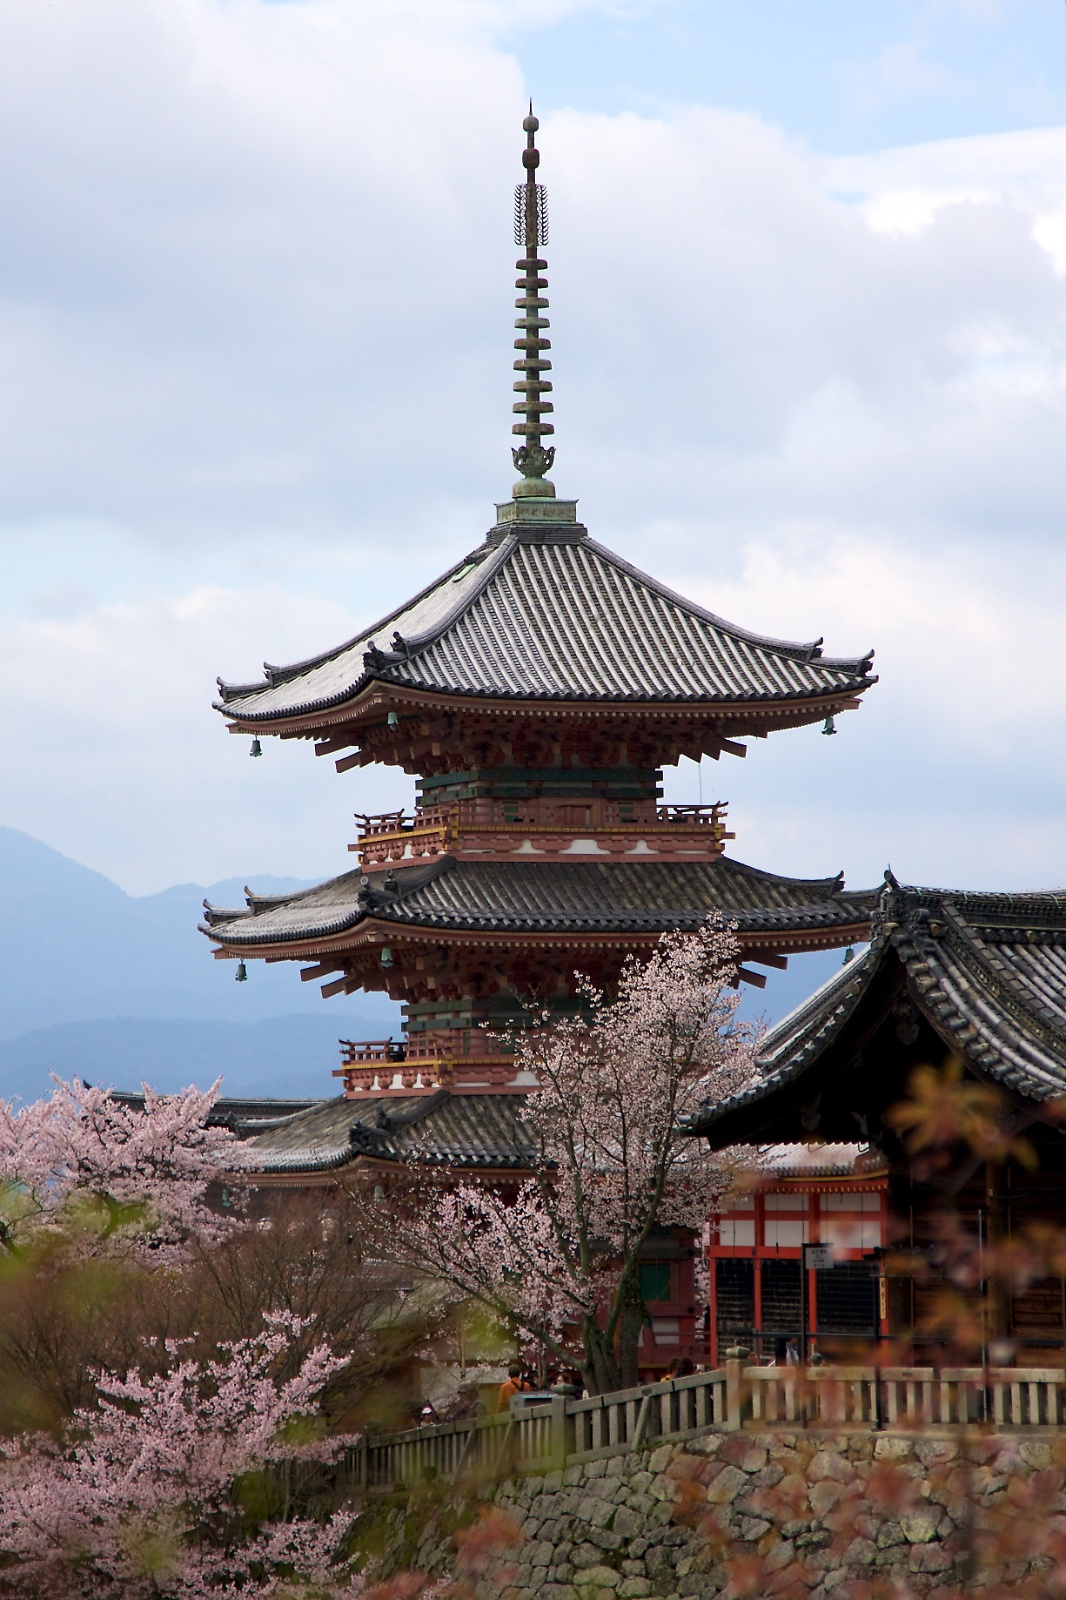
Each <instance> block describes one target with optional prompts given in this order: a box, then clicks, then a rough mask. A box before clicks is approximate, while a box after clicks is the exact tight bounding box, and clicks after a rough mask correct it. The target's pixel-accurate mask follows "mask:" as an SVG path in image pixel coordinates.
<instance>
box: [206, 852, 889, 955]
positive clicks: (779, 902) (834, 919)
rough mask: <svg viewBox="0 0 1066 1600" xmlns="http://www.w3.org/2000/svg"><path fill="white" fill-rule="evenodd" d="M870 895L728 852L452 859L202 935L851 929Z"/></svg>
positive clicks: (235, 917) (320, 894)
mask: <svg viewBox="0 0 1066 1600" xmlns="http://www.w3.org/2000/svg"><path fill="white" fill-rule="evenodd" d="M873 906H874V896H873V895H872V894H871V893H863V892H858V891H857V892H846V891H845V890H844V886H843V880H842V878H839V877H838V878H782V877H779V876H778V875H777V874H776V873H772V872H761V871H759V869H758V868H756V867H747V866H744V865H743V863H741V862H739V861H733V860H731V859H729V858H728V857H720V858H719V859H718V860H717V861H699V862H658V861H650V862H644V861H631V862H618V861H610V862H600V861H583V860H573V859H572V860H570V861H568V862H566V863H565V864H563V863H561V862H530V863H528V864H527V863H521V864H520V863H518V862H509V861H508V862H488V861H484V862H483V861H456V860H454V859H453V858H452V857H448V856H444V857H441V858H439V859H438V860H437V862H435V863H434V865H432V866H430V867H422V866H419V867H411V868H407V869H401V870H397V871H396V872H395V873H393V874H392V875H391V886H390V881H389V880H386V882H385V884H384V885H383V886H382V887H381V888H378V887H376V886H371V885H369V884H368V882H367V879H366V878H365V877H364V876H363V875H362V874H360V873H359V872H357V871H356V872H347V873H345V874H344V875H343V876H342V877H339V878H333V879H331V880H330V881H329V882H328V883H323V884H320V885H319V886H318V887H317V888H314V889H305V890H302V891H300V892H299V893H298V894H294V895H287V896H285V895H281V896H275V897H270V898H263V897H259V896H255V897H251V899H250V907H249V909H248V910H232V911H229V910H221V909H218V908H215V907H208V913H207V921H206V923H205V924H204V925H203V931H204V932H205V933H207V934H209V935H210V936H211V938H213V939H217V940H219V941H220V942H221V943H225V944H226V945H229V946H240V945H258V944H269V943H285V942H289V941H292V940H298V939H321V938H328V937H330V936H332V935H334V934H338V933H344V932H347V931H349V930H351V929H354V928H355V927H357V925H358V924H359V923H360V922H362V921H364V920H366V919H368V918H373V919H374V920H375V921H377V922H386V923H388V922H392V923H396V924H397V925H400V926H417V927H424V928H439V929H448V930H457V931H469V932H476V931H481V930H492V931H494V932H499V933H507V932H526V931H530V932H542V933H551V932H568V931H572V932H582V931H584V932H593V931H595V932H605V933H606V932H648V933H657V932H664V931H666V930H668V929H683V930H689V929H695V928H696V927H698V926H699V925H700V923H701V922H703V921H704V920H705V919H706V917H707V915H708V913H709V912H710V911H712V910H717V911H720V912H722V913H723V914H724V915H726V916H728V917H730V918H733V919H735V920H736V923H737V926H738V929H739V931H740V932H741V933H755V932H762V931H765V932H770V933H772V932H775V931H781V932H788V931H791V930H797V929H803V930H808V929H815V930H817V929H825V930H832V929H834V928H852V927H855V926H856V925H861V924H865V923H867V922H868V921H869V919H870V916H871V915H872V912H873Z"/></svg>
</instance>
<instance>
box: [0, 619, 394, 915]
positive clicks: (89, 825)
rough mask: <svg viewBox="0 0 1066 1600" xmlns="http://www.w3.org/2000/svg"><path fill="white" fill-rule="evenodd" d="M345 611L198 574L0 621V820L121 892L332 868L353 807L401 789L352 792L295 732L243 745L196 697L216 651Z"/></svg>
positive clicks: (249, 650) (295, 633) (318, 630)
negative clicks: (168, 588)
mask: <svg viewBox="0 0 1066 1600" xmlns="http://www.w3.org/2000/svg"><path fill="white" fill-rule="evenodd" d="M348 625H349V619H348V618H347V617H346V616H345V614H344V612H343V611H342V610H341V608H340V607H339V606H337V605H336V604H334V603H332V602H330V601H329V600H327V599H325V598H322V599H307V598H298V597H293V596H291V595H288V594H286V593H284V592H283V591H282V590H281V589H279V588H276V587H263V588H258V589H245V590H243V591H241V592H239V593H236V592H234V591H231V590H225V589H222V588H217V587H216V588H206V587H204V588H198V589H195V590H191V591H188V592H186V593H183V594H177V595H164V594H156V595H148V596H143V597H141V598H140V599H138V600H137V601H135V602H123V603H116V604H104V605H96V606H94V607H93V608H92V609H85V608H82V609H80V610H79V611H78V612H76V613H74V614H71V613H69V612H64V610H63V608H61V607H53V608H52V613H51V614H50V615H46V616H31V617H25V618H22V619H17V620H15V621H14V622H11V623H9V625H8V626H7V627H6V628H5V630H4V632H3V634H2V635H0V682H3V683H4V684H6V685H8V686H9V692H8V693H6V694H5V695H4V697H3V700H2V702H0V744H2V745H3V748H4V749H5V750H6V751H7V752H9V754H10V755H11V756H13V757H14V759H10V760H9V761H8V762H6V763H5V773H4V821H5V824H6V825H8V826H11V827H15V828H20V829H22V830H24V831H25V832H27V833H32V834H33V835H35V836H36V837H37V838H40V839H43V840H44V841H45V842H46V843H49V844H52V845H54V846H56V847H57V848H58V847H59V846H62V848H63V849H64V851H65V852H66V853H68V854H70V855H72V856H73V857H75V859H78V860H81V861H85V862H91V863H92V865H94V866H95V867H96V868H97V869H98V870H100V871H103V872H105V873H106V874H107V875H108V876H109V877H111V878H113V879H114V880H115V881H117V882H119V883H121V884H122V885H123V887H124V888H126V889H127V890H129V891H130V892H132V893H149V892H152V891H154V890H157V889H161V888H164V887H166V886H167V885H168V884H171V883H174V882H200V883H204V882H211V881H213V880H216V879H219V878H222V877H225V876H228V875H229V874H230V873H231V872H232V871H233V870H234V868H236V870H237V871H238V872H242V871H247V872H248V873H253V874H254V873H255V872H270V873H275V874H278V875H281V876H294V877H304V878H313V877H315V876H320V877H326V876H330V875H332V874H334V873H339V872H345V871H348V870H350V868H351V865H352V859H351V857H350V856H349V855H348V853H347V850H346V845H347V844H348V842H349V841H350V840H352V839H353V838H354V832H355V829H354V823H353V821H352V812H353V810H356V809H358V810H362V809H366V808H367V807H369V809H371V810H374V809H376V808H380V809H385V808H386V806H387V805H388V804H390V803H395V804H403V803H407V804H410V800H411V781H410V779H407V778H405V777H404V776H403V775H402V774H400V775H399V776H398V777H397V776H396V775H394V774H392V773H385V772H380V773H378V772H374V773H371V774H369V775H367V776H365V777H363V776H360V778H359V781H358V792H356V789H355V787H354V786H353V784H352V783H351V782H345V781H344V780H341V779H339V778H338V777H337V775H336V773H335V772H334V770H333V766H332V763H330V762H325V761H316V760H315V759H314V755H313V752H312V751H311V749H310V748H309V747H308V746H307V745H306V744H303V743H299V744H295V745H294V744H283V743H281V742H280V741H277V740H272V741H269V743H268V745H267V748H266V751H265V753H264V756H263V758H262V760H259V761H249V760H248V750H249V744H248V741H247V740H244V739H242V740H241V741H240V742H239V748H238V743H237V741H235V740H233V739H231V738H228V737H227V736H226V733H225V725H224V722H223V719H222V718H221V717H220V716H219V715H218V714H217V713H216V712H214V711H212V710H211V699H212V691H213V689H214V683H213V677H214V672H215V670H217V668H218V667H219V666H222V667H227V668H229V667H234V668H236V667H244V668H245V669H247V668H248V666H249V665H250V663H251V662H252V661H254V660H258V659H259V658H260V657H261V654H262V643H263V640H264V639H269V640H270V641H271V642H272V643H274V644H276V645H279V646H280V647H281V650H282V653H284V654H286V655H287V656H288V657H290V658H293V659H299V658H301V657H303V656H306V655H307V654H309V653H311V652H312V651H313V650H314V649H315V648H317V647H318V646H319V645H320V643H321V641H322V640H323V639H327V638H328V639H339V638H340V637H341V636H342V635H343V634H344V633H345V631H346V630H347V628H348Z"/></svg>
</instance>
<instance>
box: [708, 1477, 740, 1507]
mask: <svg viewBox="0 0 1066 1600" xmlns="http://www.w3.org/2000/svg"><path fill="white" fill-rule="evenodd" d="M747 1487H748V1477H747V1474H746V1473H744V1472H741V1470H740V1468H739V1467H723V1468H722V1470H721V1472H720V1473H719V1474H718V1476H717V1477H716V1478H715V1479H714V1481H713V1483H711V1484H709V1485H708V1488H707V1499H708V1501H709V1502H710V1503H711V1505H714V1506H725V1505H728V1504H729V1503H730V1501H732V1500H735V1499H736V1497H737V1495H738V1494H740V1493H741V1492H742V1491H743V1490H745V1489H747Z"/></svg>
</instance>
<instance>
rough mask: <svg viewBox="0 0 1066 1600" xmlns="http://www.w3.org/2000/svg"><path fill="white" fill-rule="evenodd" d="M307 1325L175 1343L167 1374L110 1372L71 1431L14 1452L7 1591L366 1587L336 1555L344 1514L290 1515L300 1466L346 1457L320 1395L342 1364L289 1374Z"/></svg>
mask: <svg viewBox="0 0 1066 1600" xmlns="http://www.w3.org/2000/svg"><path fill="white" fill-rule="evenodd" d="M300 1331H301V1324H300V1319H299V1318H295V1317H293V1316H291V1315H290V1314H287V1313H286V1314H278V1315H276V1316H271V1317H268V1318H267V1319H266V1327H265V1329H264V1330H263V1331H262V1332H261V1333H260V1334H259V1336H258V1337H256V1338H252V1339H244V1340H239V1341H235V1342H233V1343H230V1344H227V1345H223V1346H222V1347H221V1349H220V1350H219V1353H218V1355H217V1357H215V1358H213V1359H210V1360H206V1361H196V1360H193V1359H191V1358H190V1357H189V1355H188V1353H187V1351H186V1349H185V1348H184V1347H183V1345H182V1344H181V1343H179V1342H174V1341H171V1342H168V1343H167V1344H166V1345H165V1351H164V1354H165V1361H164V1370H163V1371H161V1372H157V1373H153V1374H151V1375H148V1376H145V1375H143V1374H142V1373H141V1372H138V1371H134V1372H131V1373H130V1374H128V1375H127V1376H126V1377H124V1378H123V1377H120V1376H119V1375H118V1374H116V1373H101V1374H99V1375H98V1377H97V1392H98V1404H97V1405H96V1406H95V1407H92V1408H87V1409H84V1410H82V1411H80V1412H78V1413H77V1414H76V1415H75V1416H74V1417H73V1418H72V1420H71V1423H70V1425H69V1427H68V1428H67V1429H66V1430H65V1431H64V1434H63V1436H62V1437H60V1438H58V1439H57V1438H55V1437H54V1436H52V1435H50V1434H37V1435H34V1436H28V1437H27V1436H23V1437H22V1438H20V1439H18V1440H16V1441H15V1442H14V1443H13V1444H11V1445H9V1446H8V1448H7V1459H6V1461H5V1462H4V1468H3V1480H2V1481H3V1493H2V1494H0V1552H2V1553H3V1555H4V1556H6V1558H7V1563H8V1564H7V1565H5V1566H4V1567H3V1569H2V1571H0V1590H2V1591H3V1592H4V1593H12V1594H15V1595H18V1596H24V1597H25V1600H36V1597H38V1596H42V1597H43V1596H45V1595H48V1596H52V1595H63V1596H64V1597H65V1600H82V1597H84V1600H112V1597H114V1600H118V1597H122V1600H140V1597H142V1596H143V1597H145V1600H148V1597H153V1600H164V1597H165V1600H171V1597H173V1600H207V1597H209V1596H210V1597H219V1596H233V1595H237V1594H240V1595H241V1596H243V1597H247V1600H250V1597H260V1596H261V1597H263V1600H265V1597H267V1596H278V1597H280V1596H282V1595H297V1594H301V1595H308V1596H311V1595H314V1596H315V1597H321V1600H326V1597H333V1596H341V1595H354V1594H356V1593H358V1592H359V1589H360V1585H359V1582H358V1580H357V1579H356V1578H355V1577H354V1576H353V1574H352V1572H351V1568H350V1566H349V1565H348V1564H347V1563H346V1562H345V1561H344V1560H343V1559H341V1558H340V1557H339V1555H338V1545H339V1543H340V1541H341V1538H342V1535H343V1533H344V1530H345V1527H346V1525H347V1519H344V1518H337V1517H335V1518H333V1519H331V1520H330V1521H329V1522H327V1523H324V1524H319V1523H317V1522H314V1521H312V1520H310V1519H308V1518H306V1517H298V1516H294V1515H293V1514H292V1504H291V1497H290V1496H289V1495H288V1494H287V1493H286V1492H285V1485H286V1483H287V1482H290V1481H291V1476H290V1474H291V1467H292V1465H293V1463H300V1462H304V1463H322V1462H328V1461H331V1460H334V1459H335V1458H336V1457H337V1456H338V1455H339V1454H340V1452H341V1451H343V1450H344V1449H345V1448H346V1447H347V1446H348V1445H349V1444H350V1443H351V1442H352V1441H351V1440H350V1439H348V1438H346V1437H336V1436H335V1437H332V1438H329V1437H325V1436H324V1435H323V1434H322V1432H321V1429H320V1427H319V1426H318V1423H317V1405H318V1398H319V1395H320V1394H321V1391H322V1389H323V1387H324V1385H325V1384H326V1383H327V1381H328V1380H329V1378H330V1377H331V1376H332V1375H333V1374H334V1373H335V1372H336V1370H337V1368H338V1367H339V1366H340V1365H342V1364H343V1363H342V1361H341V1360H340V1359H339V1358H337V1357H335V1356H333V1355H332V1354H331V1353H330V1351H329V1350H328V1348H327V1346H325V1345H324V1344H319V1345H316V1346H314V1347H313V1348H312V1349H311V1350H310V1351H309V1353H308V1354H307V1355H306V1357H305V1358H304V1359H303V1361H302V1362H301V1364H300V1366H299V1369H298V1370H297V1372H296V1373H295V1374H294V1375H293V1376H292V1377H290V1378H288V1379H287V1380H279V1379H278V1376H277V1369H278V1366H279V1363H280V1362H281V1360H282V1358H283V1357H284V1355H285V1354H286V1352H287V1350H288V1349H289V1347H290V1345H291V1343H292V1341H293V1339H294V1338H295V1337H296V1336H297V1335H298V1334H299V1333H300Z"/></svg>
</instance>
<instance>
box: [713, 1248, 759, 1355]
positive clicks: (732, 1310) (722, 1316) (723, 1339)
mask: <svg viewBox="0 0 1066 1600" xmlns="http://www.w3.org/2000/svg"><path fill="white" fill-rule="evenodd" d="M714 1287H715V1296H714V1298H715V1312H716V1317H715V1326H716V1329H717V1333H718V1359H719V1360H721V1359H722V1357H723V1355H724V1352H725V1351H726V1350H727V1349H728V1348H729V1346H730V1345H732V1344H736V1343H737V1341H738V1340H740V1341H750V1339H751V1335H752V1329H753V1327H754V1325H755V1263H754V1261H752V1260H750V1259H747V1260H745V1259H744V1258H743V1257H730V1256H720V1257H719V1258H718V1260H717V1261H716V1262H715V1274H714Z"/></svg>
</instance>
